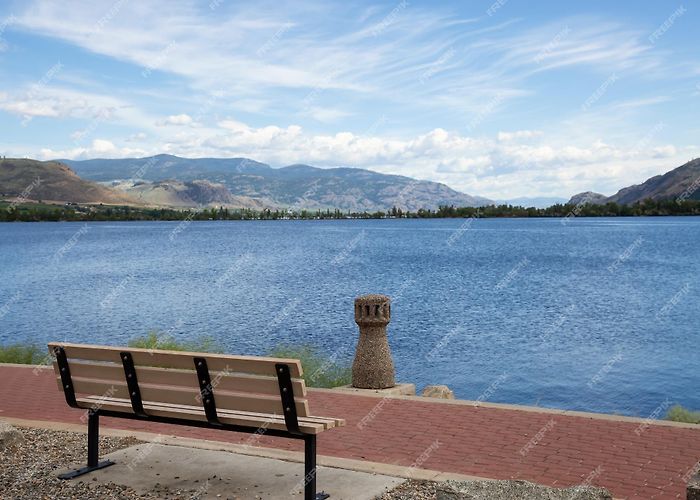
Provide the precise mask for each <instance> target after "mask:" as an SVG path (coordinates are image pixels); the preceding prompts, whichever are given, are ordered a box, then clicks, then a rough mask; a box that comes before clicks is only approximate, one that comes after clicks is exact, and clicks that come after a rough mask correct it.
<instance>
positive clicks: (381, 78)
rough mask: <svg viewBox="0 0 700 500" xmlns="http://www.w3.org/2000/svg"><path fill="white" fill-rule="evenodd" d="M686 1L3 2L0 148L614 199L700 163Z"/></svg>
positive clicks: (696, 41) (699, 97) (695, 64)
mask: <svg viewBox="0 0 700 500" xmlns="http://www.w3.org/2000/svg"><path fill="white" fill-rule="evenodd" d="M699 11H700V5H697V4H695V3H691V2H688V3H687V4H683V3H676V2H675V1H671V2H656V1H653V2H652V1H640V0H636V1H618V2H609V1H598V0H589V1H586V2H561V1H544V0H543V1H538V2H532V1H531V0H530V1H525V0H523V1H521V0H496V1H493V0H489V1H469V2H462V1H460V2H447V1H446V2H418V1H412V0H408V1H406V0H399V1H393V0H392V1H388V2H352V1H350V2H348V1H343V2H329V1H308V0H299V1H295V2H290V3H284V2H264V1H262V2H261V1H255V2H233V1H230V0H203V1H199V2H195V1H192V2H190V1H160V0H154V1H138V2H137V1H134V0H116V1H112V0H108V1H105V2H101V1H96V0H91V1H71V2H63V1H61V0H37V1H32V0H22V1H17V2H14V1H8V0H0V68H1V69H0V126H1V127H2V134H1V135H0V153H2V154H4V155H6V156H10V157H30V158H37V159H42V160H46V159H56V158H71V159H84V158H123V157H144V156H150V155H153V154H158V153H169V154H175V155H179V156H185V157H190V158H195V157H248V158H252V159H254V160H258V161H262V162H265V163H269V164H270V165H272V166H273V167H281V166H284V165H290V164H295V163H306V164H310V165H314V166H319V167H336V166H349V167H359V168H368V169H371V170H375V171H378V172H383V173H392V174H400V175H407V176H411V177H416V178H419V179H426V180H433V181H439V182H443V183H445V184H447V185H449V186H450V187H452V188H454V189H457V190H460V191H463V192H466V193H469V194H472V195H481V196H487V197H490V198H495V199H507V198H514V197H541V196H558V197H564V198H568V197H569V196H571V195H572V194H574V193H578V192H581V191H588V190H592V191H596V192H601V193H603V194H607V195H611V194H613V193H615V192H616V191H617V190H618V189H620V188H622V187H625V186H628V185H630V184H634V183H640V182H642V181H644V180H646V179H647V178H648V177H650V176H653V175H657V174H661V173H664V172H666V171H668V170H671V169H672V168H675V167H677V166H680V165H682V164H683V163H685V162H687V161H688V160H691V159H693V158H695V157H697V156H700V155H699V151H700V134H699V132H700V122H699V121H698V119H697V118H698V111H699V110H700V30H698V25H700V15H699V13H698V12H699Z"/></svg>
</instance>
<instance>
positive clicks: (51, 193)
mask: <svg viewBox="0 0 700 500" xmlns="http://www.w3.org/2000/svg"><path fill="white" fill-rule="evenodd" d="M0 195H1V196H3V197H4V198H20V199H22V200H28V201H34V200H42V201H51V202H74V203H91V204H95V203H104V204H109V205H124V204H136V201H135V200H133V199H132V198H131V197H130V196H129V195H128V194H126V193H123V192H119V191H114V190H112V189H110V188H108V187H105V186H102V185H100V184H97V183H95V182H90V181H86V180H84V179H81V178H80V177H78V176H77V175H76V173H75V172H74V171H73V170H71V169H70V167H68V166H67V165H64V164H63V163H60V162H57V161H37V160H29V159H18V158H6V159H1V160H0Z"/></svg>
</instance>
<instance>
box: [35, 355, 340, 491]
mask: <svg viewBox="0 0 700 500" xmlns="http://www.w3.org/2000/svg"><path fill="white" fill-rule="evenodd" d="M49 351H50V353H52V354H53V355H54V356H55V362H54V364H53V366H54V370H55V372H56V380H57V383H58V386H59V388H60V389H61V390H62V391H63V393H64V396H65V398H66V402H67V403H68V405H69V406H71V407H73V408H82V409H84V410H87V420H88V422H87V425H88V453H87V454H88V457H87V466H86V467H83V468H80V469H77V470H74V471H70V472H67V473H65V474H61V475H60V476H59V477H60V478H61V479H72V478H74V477H78V476H80V475H82V474H86V473H88V472H91V471H94V470H97V469H102V468H104V467H107V466H109V465H112V464H113V463H114V462H112V461H110V460H104V461H100V460H99V458H98V439H99V417H100V415H102V416H106V417H118V418H127V419H133V420H143V421H147V422H161V423H168V424H178V425H186V426H193V427H207V428H213V429H222V430H228V431H234V432H246V433H254V434H258V435H259V434H266V435H270V436H280V437H287V438H291V439H301V440H303V441H304V470H305V475H304V498H305V499H306V500H312V499H314V500H315V499H317V498H320V499H323V498H327V497H328V495H326V494H325V493H319V494H316V435H317V434H319V433H321V432H323V431H325V430H328V429H332V428H333V427H340V426H343V425H345V421H344V420H343V419H338V418H328V417H315V416H312V415H311V412H310V411H309V403H308V400H307V399H306V395H307V393H306V385H305V384H304V380H303V379H302V378H301V375H302V368H301V362H300V361H299V360H296V359H283V358H268V357H257V356H229V355H223V354H203V353H192V352H179V351H164V350H152V349H137V348H119V347H109V346H96V345H84V344H67V343H50V344H49Z"/></svg>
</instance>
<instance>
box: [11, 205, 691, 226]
mask: <svg viewBox="0 0 700 500" xmlns="http://www.w3.org/2000/svg"><path fill="white" fill-rule="evenodd" d="M664 215H700V200H684V201H675V200H660V201H655V200H645V201H643V202H640V203H635V204H632V205H619V204H617V203H606V204H603V205H593V204H585V205H571V204H556V205H552V206H550V207H547V208H535V207H521V206H514V205H489V206H484V207H455V206H452V205H451V206H441V207H439V208H438V209H437V210H429V209H420V210H417V211H413V212H412V211H408V210H403V209H401V208H398V207H393V208H392V209H391V210H387V211H374V212H368V211H362V212H355V211H342V210H339V209H335V210H331V209H326V210H305V209H300V210H281V209H276V210H271V209H264V210H253V209H229V208H225V207H218V208H216V207H213V208H203V209H199V210H176V209H168V208H142V207H130V206H108V205H88V206H82V205H75V204H67V205H47V204H36V203H23V204H19V205H14V204H10V203H7V202H0V222H13V221H22V222H33V221H37V222H39V221H130V220H165V221H167V220H172V221H178V220H288V219H294V220H316V219H384V218H402V219H403V218H408V219H444V218H494V217H635V216H664Z"/></svg>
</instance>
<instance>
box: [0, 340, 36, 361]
mask: <svg viewBox="0 0 700 500" xmlns="http://www.w3.org/2000/svg"><path fill="white" fill-rule="evenodd" d="M47 353H48V351H47V349H45V348H43V349H42V348H41V347H39V346H38V345H35V344H9V345H4V346H0V363H16V364H21V365H38V364H41V363H43V362H44V360H45V358H46V356H47Z"/></svg>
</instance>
